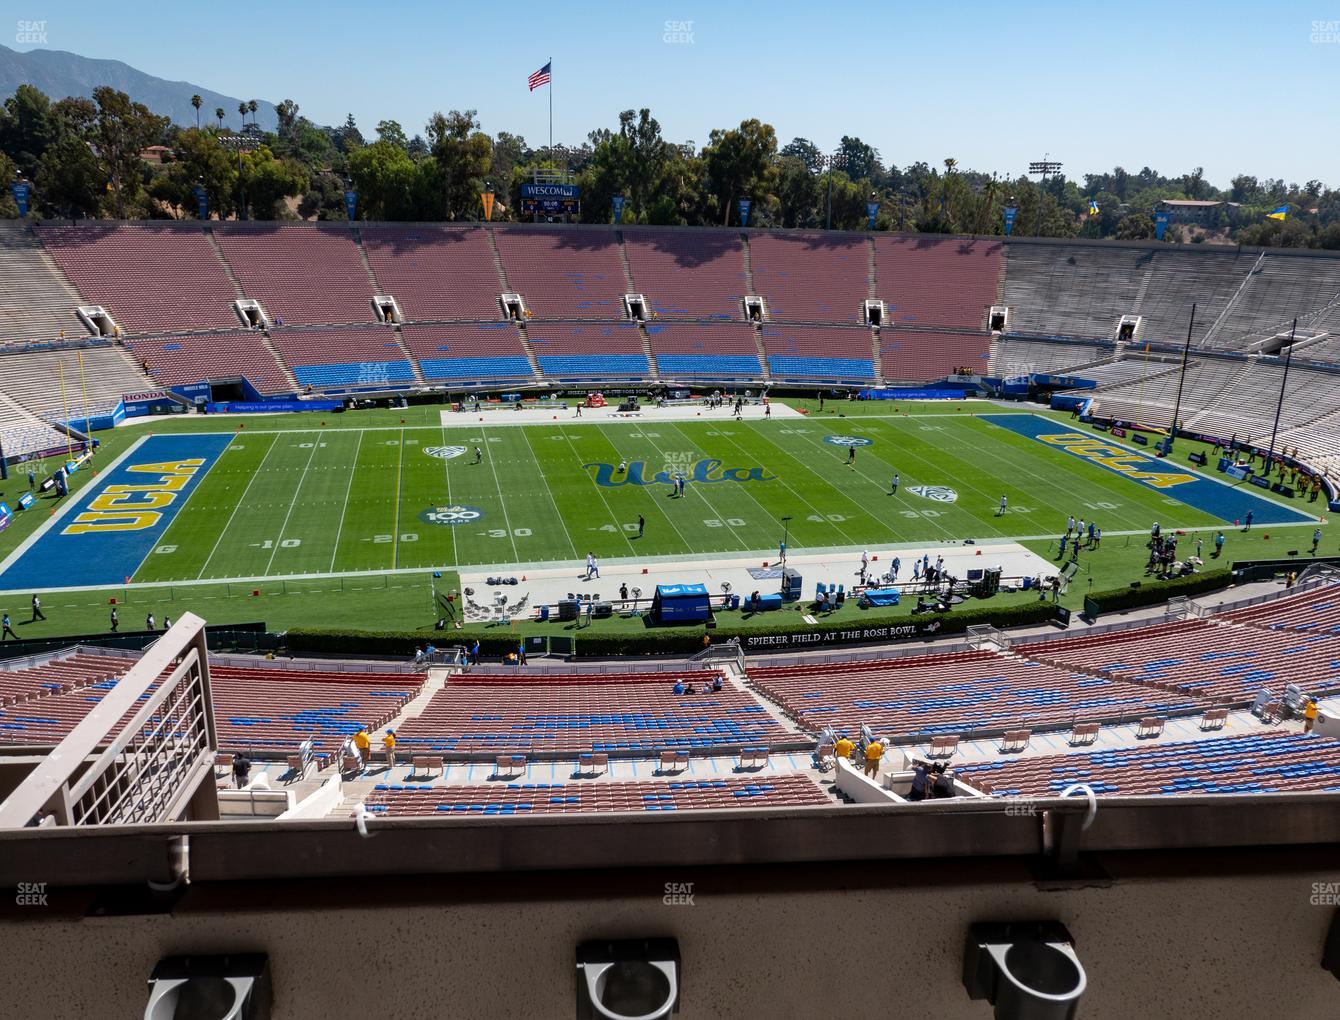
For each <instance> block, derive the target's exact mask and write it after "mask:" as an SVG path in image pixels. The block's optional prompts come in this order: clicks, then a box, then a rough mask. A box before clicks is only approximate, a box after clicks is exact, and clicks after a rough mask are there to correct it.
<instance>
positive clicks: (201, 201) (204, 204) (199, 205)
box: [191, 184, 209, 220]
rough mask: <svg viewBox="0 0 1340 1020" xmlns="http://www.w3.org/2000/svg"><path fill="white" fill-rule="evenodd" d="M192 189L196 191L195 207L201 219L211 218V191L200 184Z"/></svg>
mask: <svg viewBox="0 0 1340 1020" xmlns="http://www.w3.org/2000/svg"><path fill="white" fill-rule="evenodd" d="M191 190H192V191H194V192H195V208H196V212H197V213H198V214H199V217H200V219H202V220H207V219H209V192H207V191H206V190H205V189H204V188H202V187H201V186H200V185H198V184H197V185H196V186H195V187H194V188H192V189H191Z"/></svg>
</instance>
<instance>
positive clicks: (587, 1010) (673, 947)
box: [577, 939, 679, 1020]
mask: <svg viewBox="0 0 1340 1020" xmlns="http://www.w3.org/2000/svg"><path fill="white" fill-rule="evenodd" d="M678 1011H679V946H678V943H676V942H675V940H674V939H631V940H627V941H620V942H585V943H583V944H582V945H580V946H578V947H577V1016H578V1018H579V1020H663V1018H665V1017H669V1016H671V1015H672V1014H674V1013H677V1012H678Z"/></svg>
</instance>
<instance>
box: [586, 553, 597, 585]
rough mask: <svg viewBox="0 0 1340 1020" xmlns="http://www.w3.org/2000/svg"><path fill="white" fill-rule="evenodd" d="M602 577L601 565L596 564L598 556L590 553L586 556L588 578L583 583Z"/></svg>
mask: <svg viewBox="0 0 1340 1020" xmlns="http://www.w3.org/2000/svg"><path fill="white" fill-rule="evenodd" d="M599 576H600V564H599V563H598V562H596V554H595V553H593V552H589V553H587V554H586V576H585V577H584V578H582V580H583V581H589V580H591V578H593V577H599Z"/></svg>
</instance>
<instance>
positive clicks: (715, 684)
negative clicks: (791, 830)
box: [711, 673, 725, 694]
mask: <svg viewBox="0 0 1340 1020" xmlns="http://www.w3.org/2000/svg"><path fill="white" fill-rule="evenodd" d="M724 686H725V684H724V683H722V681H721V674H720V673H718V674H717V675H716V676H714V677H713V678H712V684H711V687H712V693H713V694H720V693H721V688H722V687H724Z"/></svg>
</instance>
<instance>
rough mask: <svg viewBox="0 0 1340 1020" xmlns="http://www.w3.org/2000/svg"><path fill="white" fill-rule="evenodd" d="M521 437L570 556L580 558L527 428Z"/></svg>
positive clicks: (522, 431) (523, 430)
mask: <svg viewBox="0 0 1340 1020" xmlns="http://www.w3.org/2000/svg"><path fill="white" fill-rule="evenodd" d="M521 438H522V439H524V440H525V441H526V450H527V451H528V452H529V453H530V459H531V460H533V461H535V472H536V474H538V475H539V476H540V481H542V482H544V491H545V495H547V496H548V497H549V502H550V503H552V504H553V507H554V515H555V516H556V517H558V524H559V527H561V528H562V529H563V535H564V537H565V538H567V540H568V548H569V549H571V550H572V558H573V559H574V560H575V559H580V558H581V554H580V553H578V552H577V543H575V542H574V541H573V540H572V532H570V531H569V530H568V523H567V521H565V520H563V511H562V510H560V509H559V508H558V500H556V499H554V490H553V489H551V488H550V487H549V479H548V478H546V477H545V476H544V469H543V468H542V467H540V458H539V457H537V456H535V447H534V446H532V445H531V442H530V432H529V431H528V430H527V429H522V430H521Z"/></svg>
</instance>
